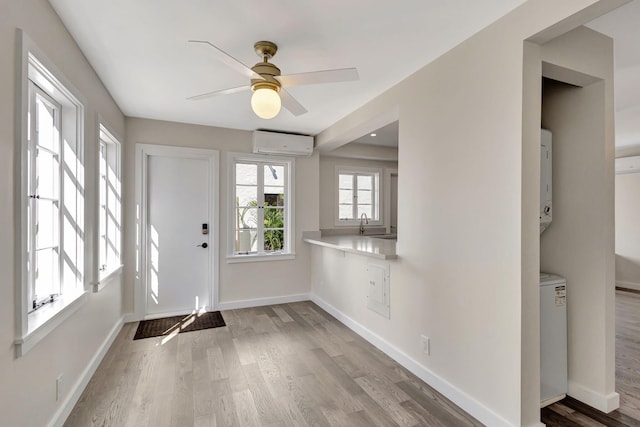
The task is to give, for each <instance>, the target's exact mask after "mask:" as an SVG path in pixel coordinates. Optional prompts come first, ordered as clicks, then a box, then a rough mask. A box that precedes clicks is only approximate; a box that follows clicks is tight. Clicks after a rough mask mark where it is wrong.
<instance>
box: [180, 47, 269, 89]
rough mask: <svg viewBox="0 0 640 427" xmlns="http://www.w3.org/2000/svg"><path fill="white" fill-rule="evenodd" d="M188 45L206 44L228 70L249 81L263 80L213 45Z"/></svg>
mask: <svg viewBox="0 0 640 427" xmlns="http://www.w3.org/2000/svg"><path fill="white" fill-rule="evenodd" d="M189 43H202V44H207V45H209V46H211V47H212V48H213V52H214V53H215V55H216V57H217V58H218V59H219V60H220V61H222V62H224V63H225V64H226V65H227V66H229V67H230V68H233V69H234V70H236V71H237V72H239V73H240V74H242V75H244V76H246V77H249V78H251V79H261V80H264V79H263V78H262V76H260V74H258V73H256V72H255V71H253V70H252V69H251V67H248V66H246V65H244V64H243V63H242V62H240V61H238V60H237V59H236V58H234V57H233V56H231V55H229V54H228V53H227V52H225V51H224V50H222V49H220V48H219V47H217V46H216V45H214V44H213V43H210V42H208V41H206V40H189Z"/></svg>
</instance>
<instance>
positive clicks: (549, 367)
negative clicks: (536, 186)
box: [540, 129, 567, 407]
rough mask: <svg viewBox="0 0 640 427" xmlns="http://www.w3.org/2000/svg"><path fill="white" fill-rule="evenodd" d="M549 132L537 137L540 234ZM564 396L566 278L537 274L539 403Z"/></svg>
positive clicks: (546, 209) (545, 212) (547, 202)
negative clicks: (538, 276) (538, 144)
mask: <svg viewBox="0 0 640 427" xmlns="http://www.w3.org/2000/svg"><path fill="white" fill-rule="evenodd" d="M551 144H552V135H551V132H550V131H548V130H546V129H542V131H541V138H540V234H541V235H542V233H543V232H544V231H545V230H546V229H547V227H549V225H550V224H551V219H552V216H553V209H552V207H553V205H552V197H551V196H552V185H551V177H552V174H551V165H552V162H551V159H552V155H551V154H552V153H551ZM566 395H567V281H566V279H564V278H563V277H560V276H557V275H554V274H549V273H542V272H541V273H540V406H541V407H544V406H547V405H550V404H552V403H554V402H557V401H558V400H561V399H563V398H564V397H565V396H566Z"/></svg>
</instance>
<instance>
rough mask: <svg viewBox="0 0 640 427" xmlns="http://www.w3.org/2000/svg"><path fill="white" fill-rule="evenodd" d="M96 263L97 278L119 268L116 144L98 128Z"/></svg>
mask: <svg viewBox="0 0 640 427" xmlns="http://www.w3.org/2000/svg"><path fill="white" fill-rule="evenodd" d="M99 148H100V150H99V156H98V163H99V172H100V174H99V180H98V187H99V196H100V199H99V209H98V210H99V220H100V222H99V224H100V225H99V240H98V246H99V261H98V269H99V272H100V278H103V277H105V276H107V275H108V274H110V273H111V272H113V271H114V270H116V269H117V268H119V267H120V264H121V261H120V250H121V249H120V248H121V243H120V240H121V232H120V228H121V226H120V224H121V207H120V204H121V195H120V191H121V190H120V188H121V183H120V143H119V142H118V140H117V139H116V138H115V137H114V136H113V135H111V133H109V131H108V130H107V129H106V128H105V127H104V126H102V125H100V146H99Z"/></svg>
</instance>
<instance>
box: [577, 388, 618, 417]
mask: <svg viewBox="0 0 640 427" xmlns="http://www.w3.org/2000/svg"><path fill="white" fill-rule="evenodd" d="M568 394H569V396H571V397H573V398H574V399H577V400H579V401H580V402H582V403H586V404H587V405H589V406H591V407H592V408H596V409H597V410H599V411H602V412H606V413H607V414H608V413H609V412H611V411H614V410H616V409H618V408H619V407H620V395H619V394H618V393H616V392H613V393H609V394H607V395H604V394H601V393H597V392H595V391H593V390H591V389H589V388H587V387H585V386H583V385H582V384H577V383H575V382H573V381H569V393H568Z"/></svg>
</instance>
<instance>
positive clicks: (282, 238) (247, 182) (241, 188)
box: [229, 154, 294, 260]
mask: <svg viewBox="0 0 640 427" xmlns="http://www.w3.org/2000/svg"><path fill="white" fill-rule="evenodd" d="M229 159H230V167H229V169H230V173H231V178H230V183H231V191H230V192H229V193H230V196H231V202H230V204H229V205H230V207H231V209H232V211H231V212H230V216H229V218H231V221H230V227H229V228H230V235H231V239H230V248H229V254H230V256H231V257H232V258H236V259H241V258H247V259H253V260H256V259H258V258H262V259H267V258H271V259H272V258H278V257H279V258H282V257H283V256H289V258H290V257H291V255H293V252H294V251H293V238H292V231H293V230H294V228H293V214H292V213H293V200H292V198H291V194H292V188H291V187H292V182H293V178H292V175H293V159H288V158H276V157H265V156H255V155H242V154H231V155H230V157H229Z"/></svg>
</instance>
